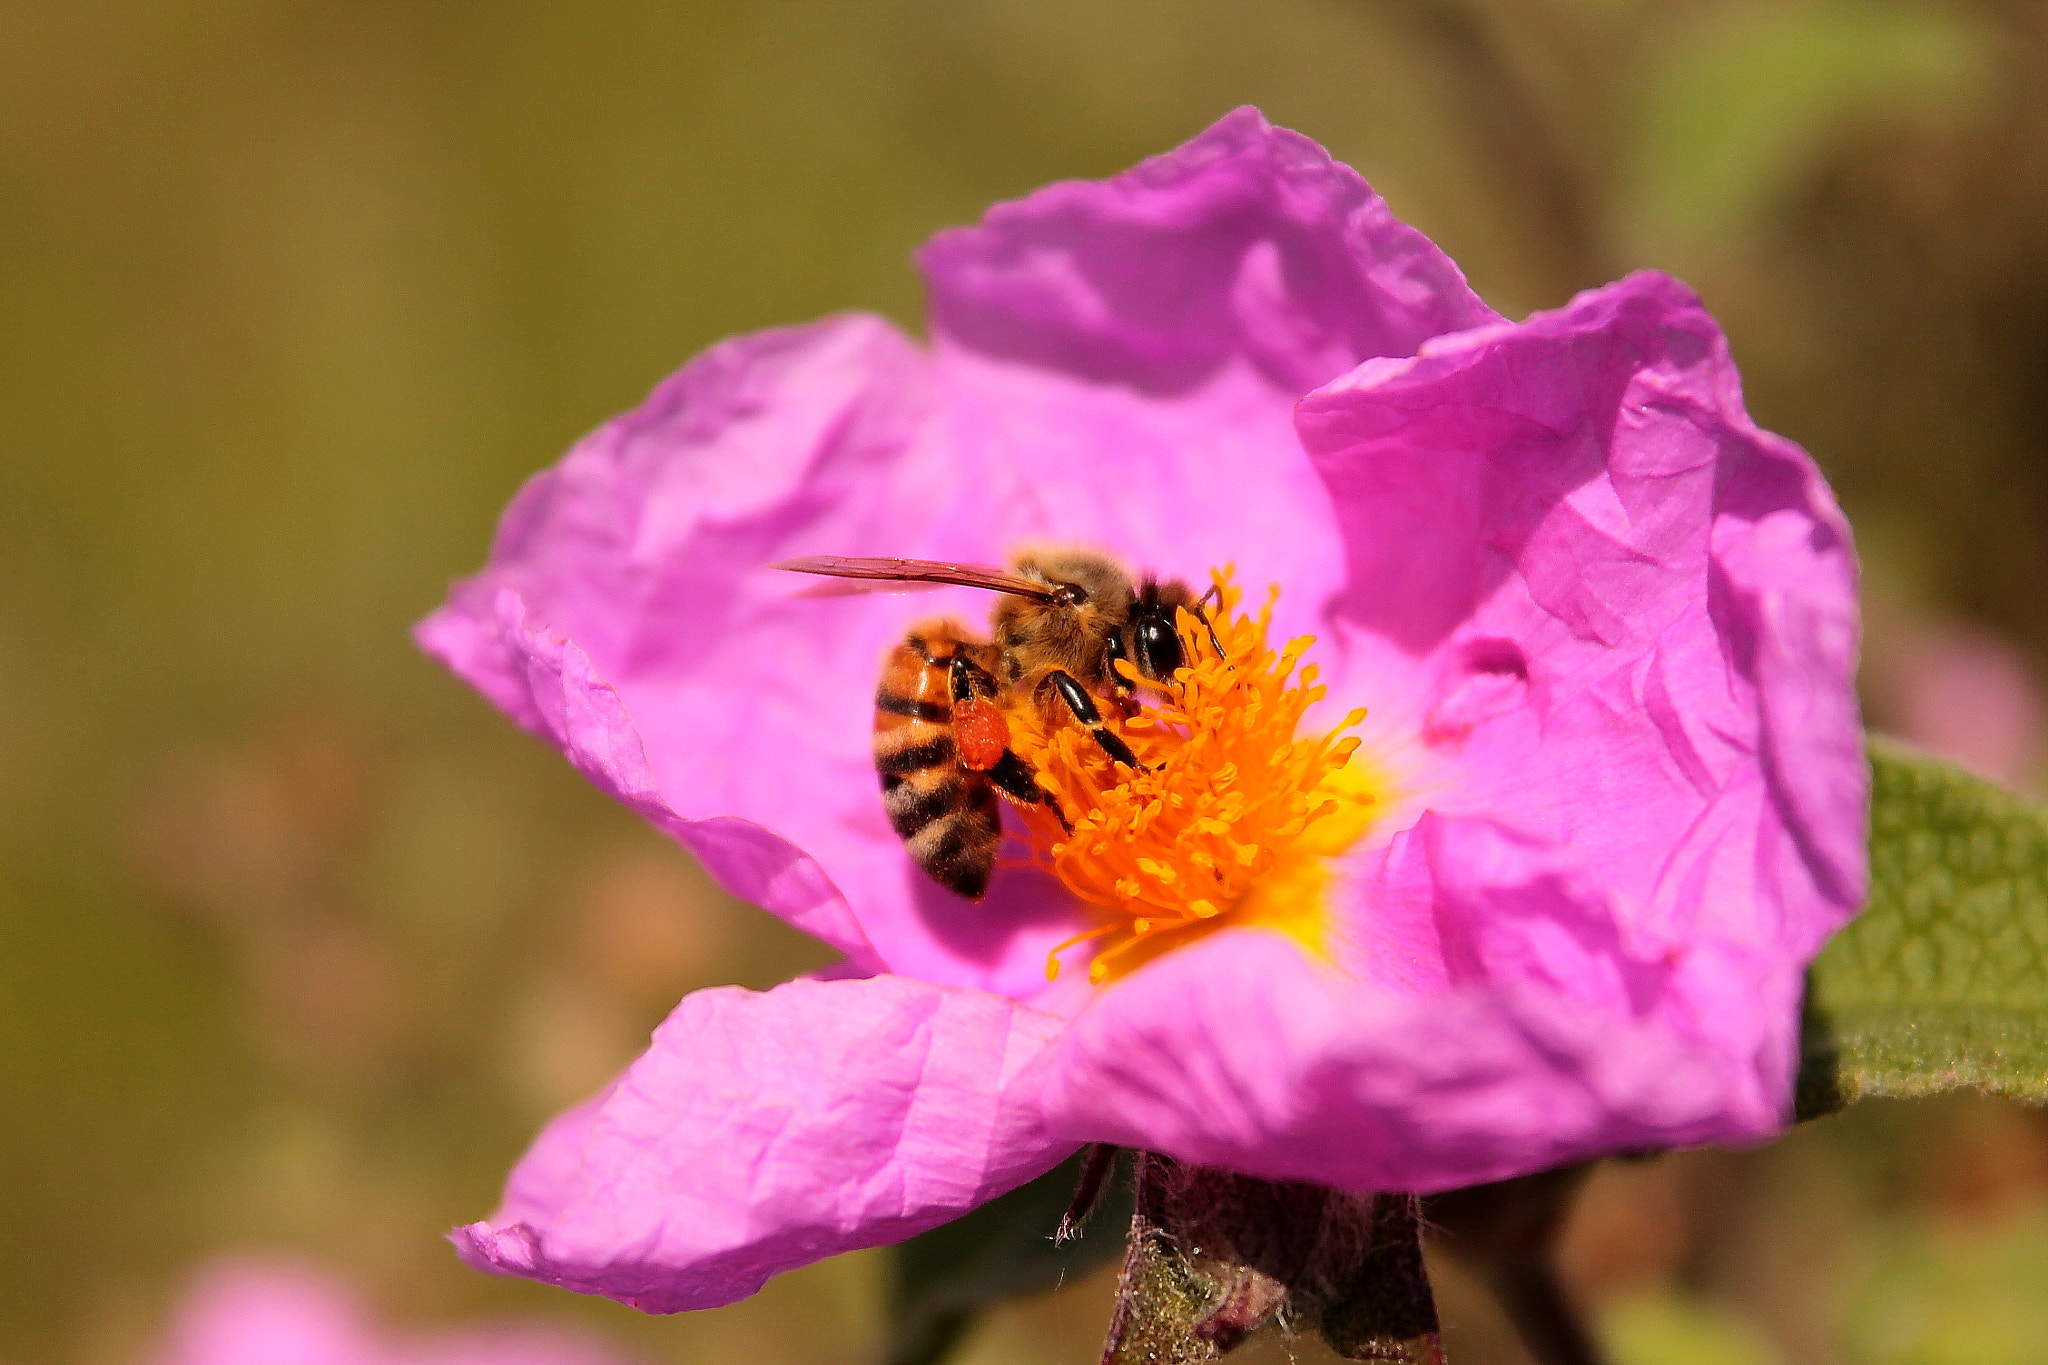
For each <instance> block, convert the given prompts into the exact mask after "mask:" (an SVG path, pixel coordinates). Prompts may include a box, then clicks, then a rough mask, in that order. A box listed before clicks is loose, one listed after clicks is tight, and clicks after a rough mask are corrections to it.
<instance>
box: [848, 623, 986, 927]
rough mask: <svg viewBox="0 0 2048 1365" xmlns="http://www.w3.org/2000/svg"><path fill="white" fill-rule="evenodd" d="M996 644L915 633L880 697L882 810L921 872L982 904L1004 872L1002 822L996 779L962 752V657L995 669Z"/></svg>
mask: <svg viewBox="0 0 2048 1365" xmlns="http://www.w3.org/2000/svg"><path fill="white" fill-rule="evenodd" d="M990 652H991V651H990V647H989V646H988V645H983V644H977V643H976V642H974V641H971V640H969V639H967V638H966V637H965V636H964V635H963V634H962V633H961V631H960V629H959V627H958V626H956V625H954V624H953V623H952V622H950V621H933V622H927V623H926V624H924V625H922V626H920V627H918V628H917V629H915V630H913V631H912V632H911V633H910V634H909V635H908V636H907V637H906V638H905V639H904V641H903V643H902V644H900V645H898V646H897V647H896V648H895V649H893V650H891V651H889V656H888V658H887V659H885V660H884V661H883V663H882V681H881V685H880V686H879V687H878V688H876V690H875V740H874V747H875V772H876V774H877V775H878V776H879V777H880V778H881V780H882V808H883V809H884V810H885V811H887V812H888V815H889V824H890V826H891V827H892V828H893V829H894V830H895V831H896V833H897V836H898V837H899V838H901V839H902V840H903V845H904V847H905V848H906V849H908V850H909V852H910V856H911V857H912V858H913V859H914V860H915V861H916V863H917V865H918V866H919V867H922V868H923V869H924V870H925V871H926V872H928V873H930V874H931V876H932V878H933V880H935V881H937V882H938V883H939V884H940V885H941V886H943V887H945V888H946V889H947V890H949V891H952V892H954V893H956V894H958V895H962V896H965V897H967V898H968V899H969V900H980V899H981V898H982V896H983V894H985V893H986V892H987V890H988V882H989V877H990V876H991V875H992V874H993V873H994V871H995V865H996V849H997V846H998V845H999V844H1000V843H1001V842H1002V828H1003V827H1002V815H1001V812H1000V810H999V809H998V807H997V804H996V792H995V787H994V785H993V784H992V783H991V782H990V781H989V779H988V778H987V777H986V776H984V775H983V774H982V773H979V772H972V771H969V770H968V769H966V768H964V767H962V766H961V763H960V756H959V753H958V751H957V750H956V749H955V748H954V744H953V697H952V678H951V669H952V662H953V656H954V655H955V654H956V653H965V654H967V655H968V657H969V658H971V659H974V660H975V662H977V663H980V664H983V666H984V667H986V664H987V662H992V660H984V658H983V657H982V656H984V655H987V654H989V653H990Z"/></svg>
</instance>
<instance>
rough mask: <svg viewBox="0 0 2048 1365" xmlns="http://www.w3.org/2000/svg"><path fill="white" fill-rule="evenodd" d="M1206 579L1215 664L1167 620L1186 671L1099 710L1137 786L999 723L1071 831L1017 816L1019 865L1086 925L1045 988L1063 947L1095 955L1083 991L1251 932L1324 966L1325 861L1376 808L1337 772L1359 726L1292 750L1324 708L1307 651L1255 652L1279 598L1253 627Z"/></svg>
mask: <svg viewBox="0 0 2048 1365" xmlns="http://www.w3.org/2000/svg"><path fill="white" fill-rule="evenodd" d="M1214 577H1215V581H1216V586H1217V590H1218V591H1219V593H1220V594H1221V598H1222V600H1221V603H1220V605H1219V606H1218V608H1217V609H1216V610H1215V611H1214V613H1213V615H1212V618H1211V621H1212V624H1213V625H1214V627H1215V634H1216V642H1217V643H1220V644H1221V645H1222V647H1223V653H1222V657H1220V658H1219V657H1218V656H1217V653H1216V645H1215V644H1213V643H1211V641H1210V638H1209V631H1208V629H1207V628H1206V627H1205V626H1204V624H1203V622H1202V621H1201V620H1200V619H1199V618H1198V617H1196V616H1195V615H1193V614H1192V613H1190V612H1187V611H1182V612H1181V613H1180V615H1179V621H1178V624H1179V628H1180V635H1181V642H1182V646H1183V648H1184V649H1185V651H1186V656H1187V658H1188V659H1189V660H1190V661H1191V662H1190V663H1189V664H1188V666H1187V667H1185V668H1182V669H1180V670H1179V671H1178V672H1176V673H1175V675H1174V678H1173V681H1172V682H1171V683H1169V684H1166V685H1165V686H1163V687H1158V686H1154V685H1152V684H1143V683H1141V684H1140V686H1141V690H1140V692H1139V693H1138V697H1139V704H1138V706H1137V708H1136V711H1135V714H1131V715H1119V714H1117V708H1115V707H1109V708H1106V710H1107V711H1108V712H1109V714H1108V715H1107V716H1106V718H1105V723H1106V724H1107V725H1108V726H1109V728H1110V729H1112V730H1114V731H1116V732H1117V733H1118V734H1120V735H1122V736H1123V738H1124V740H1125V742H1126V743H1128V744H1129V745H1130V746H1131V748H1132V750H1133V751H1134V752H1135V753H1136V754H1137V757H1138V761H1139V762H1140V763H1142V764H1144V765H1145V766H1144V770H1143V771H1134V770H1132V769H1130V768H1126V767H1122V766H1120V765H1117V764H1114V763H1112V762H1111V761H1110V760H1109V758H1108V756H1107V755H1105V754H1104V753H1103V752H1102V748H1101V746H1100V745H1098V744H1097V743H1096V742H1095V741H1094V739H1093V738H1091V737H1090V736H1089V735H1088V734H1087V733H1086V732H1085V731H1083V730H1082V729H1080V728H1079V727H1077V726H1073V725H1056V726H1051V727H1048V726H1046V725H1045V724H1044V723H1043V722H1041V721H1040V720H1038V719H1037V717H1036V716H1035V715H1032V714H1028V708H1026V709H1025V711H1023V712H1020V713H1019V714H1016V715H1013V717H1012V721H1011V742H1012V745H1013V747H1014V748H1015V749H1016V751H1017V753H1018V755H1019V756H1020V757H1021V758H1023V759H1024V760H1025V761H1026V762H1027V763H1029V764H1030V765H1031V767H1032V768H1033V770H1034V771H1035V772H1036V773H1037V774H1038V780H1039V784H1040V785H1041V786H1043V787H1044V788H1046V789H1047V790H1048V791H1050V792H1051V793H1052V794H1053V796H1054V797H1056V798H1057V799H1058V801H1059V804H1060V809H1061V810H1063V811H1064V812H1066V814H1067V817H1068V818H1069V820H1071V821H1072V823H1073V832H1072V833H1071V834H1069V833H1067V832H1066V831H1065V830H1063V829H1061V828H1060V825H1059V822H1058V820H1057V819H1055V818H1054V817H1053V816H1052V815H1051V814H1050V813H1049V812H1046V811H1043V810H1031V811H1027V812H1025V824H1026V827H1027V831H1028V838H1029V840H1030V843H1031V848H1032V854H1033V857H1034V861H1035V863H1036V865H1038V866H1041V867H1043V868H1045V869H1046V870H1047V871H1049V872H1050V873H1051V874H1052V875H1054V876H1056V877H1058V878H1059V880H1060V881H1061V882H1062V883H1063V884H1064V885H1065V886H1066V888H1067V889H1068V890H1069V891H1071V892H1072V893H1073V894H1074V895H1075V896H1076V897H1078V898H1079V899H1080V900H1081V901H1082V902H1084V903H1085V904H1086V905H1087V906H1089V907H1090V908H1091V910H1093V911H1094V912H1095V914H1096V916H1097V918H1098V921H1099V922H1098V923H1097V924H1096V926H1095V927H1092V928H1090V929H1089V930H1088V931H1087V932H1085V933H1081V934H1077V935H1076V936H1074V937H1073V938H1071V939H1069V940H1068V941H1067V942H1065V943H1062V944H1061V945H1060V946H1059V947H1057V948H1055V949H1054V950H1053V951H1052V953H1051V954H1049V955H1048V957H1047V960H1046V974H1047V976H1048V977H1054V976H1057V975H1058V974H1059V971H1060V960H1059V959H1060V954H1062V953H1064V952H1065V951H1066V950H1067V949H1069V948H1072V947H1074V946H1076V945H1077V944H1081V943H1093V944H1094V945H1095V952H1094V956H1093V959H1092V960H1091V961H1090V963H1089V966H1088V979H1089V980H1090V981H1091V982H1094V983H1097V984H1100V983H1102V982H1104V981H1108V980H1110V979H1112V978H1114V977H1116V976H1120V975H1122V974H1124V973H1125V972H1128V971H1131V970H1133V969H1135V968H1136V967H1138V966H1139V965H1142V964H1143V963H1144V962H1146V961H1149V960H1151V959H1152V958H1153V957H1156V956H1157V955H1158V954H1159V953H1161V952H1163V951H1165V950H1167V949H1169V948H1172V947H1175V946H1179V945H1182V944H1185V943H1187V942H1190V941H1192V940H1194V939H1195V938H1198V937H1200V936H1202V935H1203V934H1205V933H1207V932H1209V931H1211V930H1214V929H1216V928H1220V927H1222V926H1224V925H1226V924H1263V925H1266V926H1268V927H1271V928H1274V929H1278V930H1280V931H1281V932H1284V933H1288V934H1290V935H1292V936H1294V937H1295V938H1297V939H1298V940H1300V941H1301V943H1302V944H1303V945H1304V946H1305V947H1307V948H1308V949H1310V950H1311V951H1313V952H1315V953H1317V954H1318V955H1323V956H1327V954H1328V949H1329V946H1330V944H1329V939H1330V923H1329V919H1330V917H1329V915H1328V914H1327V912H1326V905H1325V900H1326V898H1325V896H1324V894H1323V893H1324V889H1325V885H1326V882H1327V879H1328V871H1327V866H1328V860H1329V859H1330V857H1331V856H1332V855H1334V854H1337V853H1341V852H1342V851H1343V850H1344V849H1345V848H1347V847H1349V846H1350V844H1352V843H1353V842H1355V841H1356V840H1357V838H1358V837H1359V836H1360V835H1362V834H1363V833H1364V831H1365V830H1366V828H1367V827H1368V826H1369V825H1370V824H1371V822H1372V816H1373V813H1374V808H1375V806H1376V805H1378V804H1379V803H1380V802H1381V801H1382V799H1383V795H1384V793H1383V790H1382V785H1381V784H1380V783H1379V782H1378V781H1376V780H1375V779H1374V778H1373V777H1372V776H1371V775H1369V774H1365V773H1362V772H1359V771H1356V770H1354V765H1352V763H1351V760H1352V757H1353V755H1354V754H1355V753H1356V752H1357V750H1358V747H1359V743H1360V741H1359V740H1358V739H1357V738H1356V737H1355V736H1349V735H1346V734H1345V731H1347V730H1350V729H1352V728H1353V727H1355V726H1356V725H1358V724H1359V723H1360V722H1361V721H1363V720H1364V719H1365V712H1364V711H1363V710H1358V711H1353V712H1352V713H1351V714H1350V715H1348V716H1346V717H1345V718H1344V720H1343V722H1342V723H1341V724H1339V725H1338V726H1337V727H1336V728H1335V729H1334V730H1332V731H1330V732H1329V733H1327V734H1322V735H1316V736H1313V737H1310V738H1306V739H1297V738H1296V737H1295V731H1296V729H1297V728H1298V727H1299V725H1300V722H1301V719H1302V716H1303V714H1304V713H1305V712H1306V711H1307V710H1308V708H1309V707H1311V706H1312V705H1314V704H1315V703H1316V702H1318V701H1320V700H1321V699H1322V697H1323V695H1324V692H1325V689H1324V688H1322V687H1318V686H1316V685H1315V678H1316V669H1315V666H1314V665H1313V664H1310V665H1307V666H1305V667H1302V668H1301V669H1300V670H1299V671H1298V672H1297V671H1296V665H1297V664H1298V663H1299V662H1300V660H1301V656H1302V655H1303V653H1304V652H1306V651H1307V649H1308V647H1309V646H1310V645H1311V644H1313V643H1314V637H1312V636H1304V637H1302V638H1300V639H1297V640H1294V641H1291V642H1290V643H1289V644H1288V645H1287V646H1286V647H1285V648H1284V649H1281V650H1278V651H1274V650H1272V649H1269V648H1268V647H1267V645H1266V631H1267V627H1268V625H1269V624H1270V622H1271V619H1272V611H1273V603H1274V602H1275V601H1276V600H1277V599H1278V596H1279V590H1278V589H1277V588H1275V589H1273V591H1272V593H1271V594H1270V595H1269V597H1268V599H1267V601H1266V605H1265V606H1264V608H1262V609H1261V610H1260V612H1259V614H1258V616H1257V617H1256V618H1252V617H1247V616H1244V615H1240V614H1239V613H1238V612H1237V610H1236V607H1237V603H1238V600H1239V592H1238V590H1237V588H1236V587H1235V586H1234V584H1233V583H1232V582H1231V574H1230V571H1229V570H1228V569H1225V570H1222V571H1219V572H1217V573H1216V574H1215V575H1214ZM1118 668H1119V670H1120V671H1121V672H1123V674H1124V675H1125V676H1126V677H1127V678H1129V679H1130V680H1131V681H1133V682H1134V683H1137V682H1139V681H1140V680H1139V679H1138V677H1137V675H1136V673H1135V672H1134V671H1133V670H1132V669H1131V668H1130V666H1129V665H1128V664H1125V663H1119V664H1118ZM1357 766H1362V765H1357Z"/></svg>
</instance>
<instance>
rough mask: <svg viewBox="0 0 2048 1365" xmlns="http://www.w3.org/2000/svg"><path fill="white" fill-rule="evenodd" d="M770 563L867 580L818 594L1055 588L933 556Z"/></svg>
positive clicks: (1039, 592) (1042, 592)
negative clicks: (956, 587)
mask: <svg viewBox="0 0 2048 1365" xmlns="http://www.w3.org/2000/svg"><path fill="white" fill-rule="evenodd" d="M768 567H769V568H771V569H788V570H791V571H792V572H795V573H815V574H824V575H825V576H826V577H828V578H851V579H861V580H865V583H863V584H862V585H861V586H855V585H854V584H852V583H847V584H844V585H836V588H837V590H836V591H835V590H834V589H826V590H824V592H822V593H818V594H816V595H819V596H827V595H830V596H837V595H839V594H840V593H856V592H919V591H922V590H924V589H926V588H937V587H942V586H944V585H946V584H949V583H951V584H957V585H959V586H960V587H963V588H986V589H988V590H989V591H990V592H1007V593H1012V594H1015V595H1016V596H1018V597H1033V598H1037V599H1038V600H1039V601H1045V600H1047V599H1048V598H1050V597H1051V596H1052V589H1050V588H1048V587H1046V586H1045V584H1043V583H1037V582H1034V581H1032V580H1031V579H1029V578H1022V577H1019V576H1018V575H1016V574H1013V573H1006V572H1004V571H1003V570H1001V569H991V568H987V567H985V566H983V565H979V564H946V563H941V562H940V561H938V560H933V559H848V558H845V557H843V556H840V555H808V556H806V557H804V558H802V559H785V560H782V561H781V562H779V563H775V564H770V565H769V566H768Z"/></svg>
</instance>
